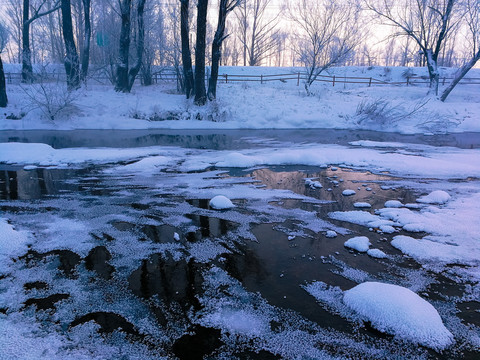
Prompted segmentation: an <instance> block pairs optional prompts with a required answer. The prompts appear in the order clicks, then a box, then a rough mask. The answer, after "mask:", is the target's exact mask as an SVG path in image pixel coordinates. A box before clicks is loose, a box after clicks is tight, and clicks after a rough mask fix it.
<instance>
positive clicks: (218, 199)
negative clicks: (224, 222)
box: [208, 195, 235, 210]
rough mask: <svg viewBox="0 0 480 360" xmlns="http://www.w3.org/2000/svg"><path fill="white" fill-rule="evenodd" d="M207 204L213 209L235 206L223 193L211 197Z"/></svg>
mask: <svg viewBox="0 0 480 360" xmlns="http://www.w3.org/2000/svg"><path fill="white" fill-rule="evenodd" d="M208 204H209V206H210V207H211V208H212V209H215V210H226V209H231V208H234V207H235V205H234V204H233V203H232V201H231V200H230V199H229V198H227V197H226V196H223V195H217V196H215V197H213V198H212V199H211V200H210V202H209V203H208Z"/></svg>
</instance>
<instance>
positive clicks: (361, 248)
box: [344, 236, 371, 252]
mask: <svg viewBox="0 0 480 360" xmlns="http://www.w3.org/2000/svg"><path fill="white" fill-rule="evenodd" d="M370 245H371V243H370V240H369V239H368V237H366V236H356V237H353V238H351V239H349V240H347V241H345V244H344V246H345V247H346V248H349V249H353V250H357V251H358V252H367V251H368V248H369V246H370Z"/></svg>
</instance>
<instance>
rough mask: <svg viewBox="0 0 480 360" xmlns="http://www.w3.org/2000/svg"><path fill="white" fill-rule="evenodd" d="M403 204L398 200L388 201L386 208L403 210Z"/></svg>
mask: <svg viewBox="0 0 480 360" xmlns="http://www.w3.org/2000/svg"><path fill="white" fill-rule="evenodd" d="M402 206H403V204H402V203H401V202H400V201H398V200H388V201H386V202H385V207H386V208H401V207H402Z"/></svg>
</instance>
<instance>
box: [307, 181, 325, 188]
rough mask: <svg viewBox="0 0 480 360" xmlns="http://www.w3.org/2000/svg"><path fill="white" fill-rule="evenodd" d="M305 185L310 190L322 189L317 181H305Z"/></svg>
mask: <svg viewBox="0 0 480 360" xmlns="http://www.w3.org/2000/svg"><path fill="white" fill-rule="evenodd" d="M305 185H307V186H310V187H311V188H312V189H321V188H322V187H323V185H322V184H320V182H319V181H317V180H312V179H305Z"/></svg>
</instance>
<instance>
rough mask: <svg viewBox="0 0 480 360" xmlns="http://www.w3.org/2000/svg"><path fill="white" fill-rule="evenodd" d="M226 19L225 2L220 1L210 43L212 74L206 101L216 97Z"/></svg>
mask: <svg viewBox="0 0 480 360" xmlns="http://www.w3.org/2000/svg"><path fill="white" fill-rule="evenodd" d="M226 19H227V0H220V7H219V10H218V25H217V31H216V32H215V36H214V38H213V43H212V72H211V74H210V79H209V81H208V100H213V99H215V98H216V97H217V80H218V68H219V66H220V59H221V57H222V42H223V40H224V39H225V22H226Z"/></svg>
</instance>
